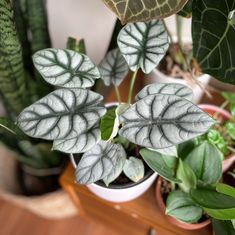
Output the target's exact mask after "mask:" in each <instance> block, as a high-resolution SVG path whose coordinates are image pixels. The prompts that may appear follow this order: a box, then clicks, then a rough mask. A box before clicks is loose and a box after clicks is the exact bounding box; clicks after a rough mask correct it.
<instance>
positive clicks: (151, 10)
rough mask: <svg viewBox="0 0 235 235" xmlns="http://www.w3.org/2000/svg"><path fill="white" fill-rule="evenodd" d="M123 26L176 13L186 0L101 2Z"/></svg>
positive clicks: (104, 0)
mask: <svg viewBox="0 0 235 235" xmlns="http://www.w3.org/2000/svg"><path fill="white" fill-rule="evenodd" d="M103 2H104V3H105V4H106V5H107V7H109V8H110V9H111V10H112V11H113V12H114V13H115V14H116V15H117V17H118V18H119V19H120V20H121V21H122V23H123V24H126V23H129V22H138V21H148V20H151V19H159V18H165V17H167V16H170V15H172V14H174V13H176V12H178V11H179V10H180V9H181V8H182V7H183V6H184V4H185V3H186V2H187V0H152V1H149V0H103Z"/></svg>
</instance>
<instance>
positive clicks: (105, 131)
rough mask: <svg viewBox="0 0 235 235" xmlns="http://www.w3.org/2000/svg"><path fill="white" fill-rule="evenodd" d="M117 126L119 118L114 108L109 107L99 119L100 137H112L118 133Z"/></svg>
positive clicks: (106, 138) (108, 138) (105, 138)
mask: <svg viewBox="0 0 235 235" xmlns="http://www.w3.org/2000/svg"><path fill="white" fill-rule="evenodd" d="M118 128H119V119H118V117H117V114H116V108H112V109H109V110H108V111H107V113H106V114H105V115H104V116H103V117H102V118H101V121H100V130H101V139H102V140H110V139H113V138H114V137H115V136H116V135H117V133H118Z"/></svg>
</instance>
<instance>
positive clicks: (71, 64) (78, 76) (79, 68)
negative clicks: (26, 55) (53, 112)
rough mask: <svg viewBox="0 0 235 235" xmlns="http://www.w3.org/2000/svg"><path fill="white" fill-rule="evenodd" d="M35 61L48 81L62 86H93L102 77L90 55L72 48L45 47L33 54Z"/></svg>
mask: <svg viewBox="0 0 235 235" xmlns="http://www.w3.org/2000/svg"><path fill="white" fill-rule="evenodd" d="M33 62H34V65H35V67H36V69H37V70H38V71H39V73H40V74H41V75H42V77H43V78H44V79H45V80H46V82H48V83H50V84H52V85H56V86H60V87H67V88H85V87H91V86H93V85H94V83H95V80H96V79H98V78H100V72H99V70H98V68H97V67H96V65H95V64H94V63H93V62H92V61H91V60H90V59H89V57H88V56H86V55H84V54H80V53H77V52H75V51H71V50H62V49H53V48H50V49H44V50H41V51H38V52H36V53H35V54H34V55H33Z"/></svg>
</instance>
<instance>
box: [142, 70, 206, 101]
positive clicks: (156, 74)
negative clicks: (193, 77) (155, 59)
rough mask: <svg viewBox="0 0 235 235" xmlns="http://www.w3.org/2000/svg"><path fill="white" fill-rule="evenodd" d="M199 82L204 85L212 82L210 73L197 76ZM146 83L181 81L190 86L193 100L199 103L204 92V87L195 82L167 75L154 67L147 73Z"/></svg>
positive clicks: (180, 82)
mask: <svg viewBox="0 0 235 235" xmlns="http://www.w3.org/2000/svg"><path fill="white" fill-rule="evenodd" d="M197 80H198V82H199V83H200V84H201V85H202V86H203V87H206V86H207V84H208V83H209V82H210V75H207V74H203V75H201V76H200V77H198V78H197ZM145 83H146V84H151V83H179V84H183V85H186V86H188V87H190V88H191V89H192V90H193V94H194V96H193V102H194V103H195V104H198V103H199V102H200V100H201V98H202V96H203V94H204V91H203V89H201V87H200V86H198V85H197V84H195V83H193V84H192V83H189V82H188V81H186V80H184V79H179V78H174V77H171V76H167V75H165V74H163V73H162V72H160V71H159V70H158V69H154V70H153V71H152V72H151V73H150V74H147V75H145Z"/></svg>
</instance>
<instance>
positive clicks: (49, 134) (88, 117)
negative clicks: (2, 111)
mask: <svg viewBox="0 0 235 235" xmlns="http://www.w3.org/2000/svg"><path fill="white" fill-rule="evenodd" d="M102 99H103V97H102V96H101V95H99V94H97V93H95V92H93V91H90V90H85V89H59V90H56V91H54V92H52V93H50V94H49V95H47V96H45V97H44V98H42V99H41V100H39V101H37V102H36V103H34V104H32V105H31V106H29V107H27V108H26V109H24V110H23V112H22V113H21V114H20V115H19V117H18V125H19V127H20V128H21V129H22V130H23V131H24V132H25V133H26V134H27V135H29V136H31V137H35V138H42V139H47V140H55V139H69V138H71V136H74V133H76V135H80V134H82V133H84V131H86V130H88V129H90V128H91V127H93V126H94V125H95V124H96V123H98V122H99V120H100V118H101V117H102V116H103V115H104V114H105V112H106V109H105V108H104V107H103V105H102V104H101V101H102Z"/></svg>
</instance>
